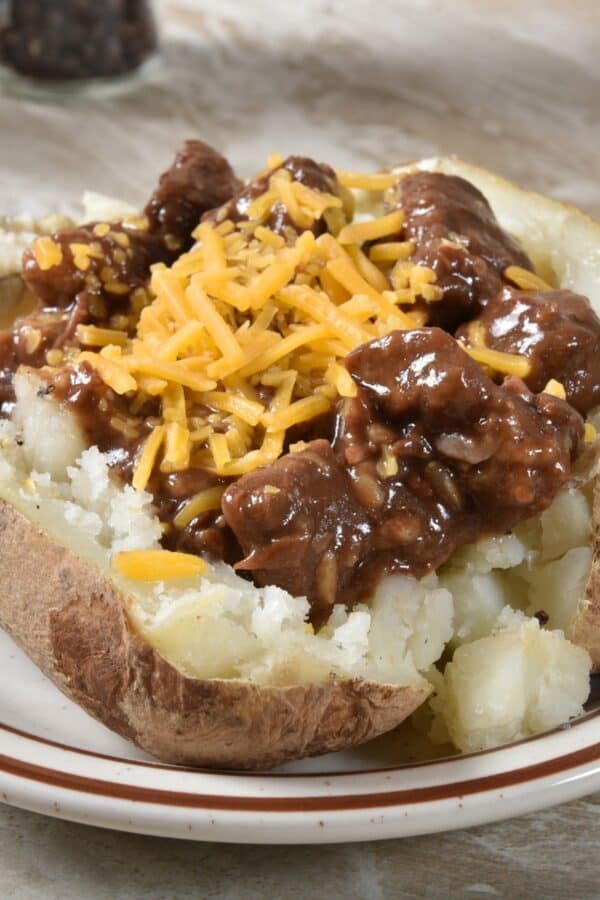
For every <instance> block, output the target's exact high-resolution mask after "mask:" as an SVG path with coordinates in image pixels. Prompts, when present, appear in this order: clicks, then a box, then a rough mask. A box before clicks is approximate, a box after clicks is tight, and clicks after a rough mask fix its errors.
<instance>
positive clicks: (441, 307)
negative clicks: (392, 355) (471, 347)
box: [388, 172, 533, 330]
mask: <svg viewBox="0 0 600 900" xmlns="http://www.w3.org/2000/svg"><path fill="white" fill-rule="evenodd" d="M388 205H389V206H391V207H394V208H400V209H402V210H404V212H405V215H406V219H405V223H404V234H405V237H406V239H407V240H412V241H414V242H415V244H416V252H415V254H414V256H413V257H412V260H413V261H414V262H415V263H419V264H421V265H425V266H428V267H429V268H431V269H433V271H434V272H435V273H436V275H437V284H438V285H439V286H440V288H441V290H442V301H441V302H440V303H436V304H431V306H429V307H428V312H429V313H430V316H431V323H432V324H434V325H440V326H442V327H443V328H445V329H447V330H453V329H454V328H455V327H456V326H457V325H459V324H460V323H461V322H464V321H465V320H466V319H468V318H471V317H472V316H473V315H475V314H476V313H477V312H478V310H479V308H480V307H481V306H484V305H485V304H486V303H487V302H488V301H489V300H490V299H491V298H492V297H493V296H494V295H495V294H496V293H497V291H498V290H499V289H500V287H501V276H502V272H503V271H504V269H505V268H506V267H507V266H511V265H516V266H521V267H522V268H525V269H532V268H533V267H532V264H531V261H530V260H529V258H528V257H527V255H526V254H525V253H524V252H523V250H521V248H520V247H519V246H518V244H517V243H516V242H515V241H514V240H513V238H511V237H510V236H509V235H508V234H507V233H506V232H505V231H503V229H502V228H500V226H499V224H498V222H497V221H496V217H495V216H494V213H493V212H492V210H491V207H490V205H489V203H488V202H487V200H486V199H485V197H484V196H483V194H482V193H481V192H480V191H478V190H477V188H476V187H475V186H474V185H472V184H470V182H468V181H465V179H464V178H459V177H458V176H456V175H443V174H442V173H439V172H415V173H413V174H410V175H406V176H405V177H404V178H402V179H401V180H400V182H399V183H398V185H397V186H396V188H395V189H394V192H393V194H392V198H391V200H390V201H388Z"/></svg>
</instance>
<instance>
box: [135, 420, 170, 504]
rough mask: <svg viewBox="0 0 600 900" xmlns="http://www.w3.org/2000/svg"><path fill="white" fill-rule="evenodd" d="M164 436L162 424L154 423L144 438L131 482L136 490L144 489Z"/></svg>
mask: <svg viewBox="0 0 600 900" xmlns="http://www.w3.org/2000/svg"><path fill="white" fill-rule="evenodd" d="M164 436H165V428H164V425H156V426H155V427H154V428H153V429H152V431H151V432H150V435H149V436H148V437H147V438H146V442H145V443H144V446H143V448H142V452H141V455H140V457H139V459H138V461H137V464H136V467H135V471H134V473H133V479H132V484H133V486H134V488H135V489H136V490H138V491H145V490H146V486H147V484H148V481H149V480H150V476H151V474H152V469H153V468H154V463H155V462H156V458H157V456H158V451H159V450H160V445H161V444H162V442H163V439H164Z"/></svg>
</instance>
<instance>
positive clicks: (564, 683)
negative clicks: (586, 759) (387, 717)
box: [432, 609, 590, 752]
mask: <svg viewBox="0 0 600 900" xmlns="http://www.w3.org/2000/svg"><path fill="white" fill-rule="evenodd" d="M589 669H590V659H589V656H588V654H587V653H586V651H585V650H583V649H582V648H581V647H576V646H575V645H574V644H571V643H570V642H569V641H567V640H565V638H564V636H563V635H562V633H561V632H553V631H547V630H543V629H541V628H540V627H539V624H538V622H537V621H536V620H535V619H529V618H527V617H525V616H523V615H522V614H520V613H516V612H514V611H512V610H508V609H507V610H506V611H504V612H503V613H502V615H501V616H500V617H499V620H498V628H497V630H496V631H495V632H494V633H492V634H491V635H489V636H488V637H484V638H481V639H480V640H477V641H473V642H472V643H470V644H464V645H463V646H461V647H459V648H458V649H457V650H456V651H455V653H454V656H453V658H452V661H451V662H450V663H448V665H447V666H446V669H445V672H444V682H443V686H442V687H440V688H438V691H439V693H438V697H437V698H436V699H435V700H434V701H433V703H432V705H433V708H434V710H435V712H436V713H437V714H438V715H440V716H441V717H442V719H443V720H444V723H445V725H446V727H447V729H448V733H449V734H450V736H451V738H452V741H453V742H454V744H455V745H456V746H457V747H458V748H459V750H462V751H463V752H468V751H474V750H485V749H488V748H490V747H495V746H497V745H498V744H503V743H506V742H508V741H512V740H518V739H520V738H525V737H529V736H530V735H533V734H536V733H537V732H539V731H544V730H547V729H549V728H553V727H555V726H557V725H560V724H562V723H564V722H566V721H568V720H569V719H570V718H572V717H574V716H577V715H580V714H581V713H582V711H583V704H584V702H585V700H586V699H587V696H588V693H589Z"/></svg>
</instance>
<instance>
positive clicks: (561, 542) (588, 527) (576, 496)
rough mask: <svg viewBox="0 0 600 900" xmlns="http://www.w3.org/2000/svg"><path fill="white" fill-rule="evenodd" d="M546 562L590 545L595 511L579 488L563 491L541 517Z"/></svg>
mask: <svg viewBox="0 0 600 900" xmlns="http://www.w3.org/2000/svg"><path fill="white" fill-rule="evenodd" d="M540 521H541V526H542V559H557V558H558V557H560V556H563V555H564V554H565V553H566V552H567V551H568V550H570V549H572V548H573V547H579V546H589V545H590V543H591V539H592V510H591V507H590V503H589V501H588V499H587V498H586V497H585V496H584V494H582V492H581V491H579V490H577V489H576V488H573V487H569V488H565V489H564V490H562V491H561V492H560V493H559V494H557V496H556V497H555V498H554V500H553V502H552V504H551V505H550V506H549V507H548V509H546V510H545V511H544V512H543V513H542V515H541V516H540Z"/></svg>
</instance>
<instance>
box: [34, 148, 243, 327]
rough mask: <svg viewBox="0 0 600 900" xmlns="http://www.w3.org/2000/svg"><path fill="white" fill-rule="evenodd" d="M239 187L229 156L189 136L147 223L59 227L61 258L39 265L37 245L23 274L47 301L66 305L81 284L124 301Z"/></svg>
mask: <svg viewBox="0 0 600 900" xmlns="http://www.w3.org/2000/svg"><path fill="white" fill-rule="evenodd" d="M239 186H240V182H239V181H238V179H237V178H236V177H235V174H234V172H233V170H232V169H231V166H230V165H229V163H228V162H227V160H226V159H225V158H224V157H222V156H221V155H220V154H219V153H217V152H216V151H215V150H213V149H212V148H211V147H209V146H208V145H207V144H204V143H202V141H186V143H185V144H184V147H183V149H182V150H180V151H179V153H178V154H177V156H176V157H175V162H174V163H173V165H172V166H171V168H169V169H167V171H166V172H163V174H162V175H161V177H160V181H159V185H158V187H157V189H156V190H155V191H154V193H153V194H152V197H151V198H150V200H149V201H148V204H147V206H146V209H145V214H146V219H147V221H146V222H143V221H142V222H133V223H131V224H128V223H127V222H122V223H113V224H111V227H110V230H109V231H108V233H107V234H103V233H102V232H103V231H104V230H105V229H104V226H103V224H101V225H100V226H98V225H97V224H95V223H91V224H89V225H82V226H80V227H79V228H76V229H73V230H71V231H62V232H58V233H57V234H55V235H53V236H52V239H53V241H54V242H55V243H56V244H58V246H59V247H60V250H61V256H62V260H61V262H60V263H58V264H57V265H53V266H51V267H50V268H41V267H40V265H39V263H38V261H37V259H36V255H35V252H34V250H28V251H26V253H25V255H24V259H23V279H24V281H25V283H26V284H27V285H28V287H29V288H30V289H31V291H32V292H33V293H34V294H35V295H36V297H38V298H39V299H40V300H41V302H42V304H43V305H44V306H46V307H49V308H59V307H66V306H68V305H69V304H70V303H72V302H73V301H74V300H75V298H76V297H77V295H78V294H79V293H80V291H83V290H86V291H88V292H90V293H92V294H96V295H98V296H99V297H101V298H102V299H103V300H104V301H105V303H106V304H107V305H108V308H109V309H113V308H114V307H115V306H117V307H119V306H120V307H122V306H124V305H125V304H126V303H127V301H128V299H129V297H130V295H131V294H132V292H133V291H134V290H135V289H136V288H138V287H140V286H142V285H144V284H145V283H146V281H147V279H148V274H149V271H150V266H151V265H152V264H153V263H156V262H165V263H169V262H171V261H172V260H173V259H175V258H176V257H177V256H178V255H179V254H180V253H181V252H182V251H183V250H186V249H187V248H188V247H189V246H190V245H191V243H192V231H193V230H194V228H195V226H196V225H197V224H198V222H199V221H200V217H201V216H202V213H204V212H206V210H208V209H212V207H214V206H218V205H220V204H222V203H224V202H225V201H226V200H227V199H228V198H229V197H231V195H232V194H233V193H234V192H235V191H236V190H237V189H238V188H239ZM86 250H87V252H86ZM83 259H84V260H85V261H82V260H83ZM77 261H79V263H80V264H79V265H78V264H77Z"/></svg>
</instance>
